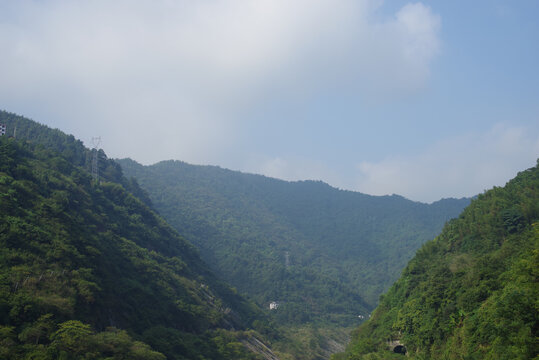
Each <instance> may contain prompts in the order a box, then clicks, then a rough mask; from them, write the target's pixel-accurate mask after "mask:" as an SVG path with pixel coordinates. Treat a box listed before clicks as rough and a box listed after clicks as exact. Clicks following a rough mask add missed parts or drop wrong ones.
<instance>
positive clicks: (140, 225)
mask: <svg viewBox="0 0 539 360" xmlns="http://www.w3.org/2000/svg"><path fill="white" fill-rule="evenodd" d="M0 116H1V120H0V122H2V123H8V129H10V130H12V129H13V127H11V128H9V127H10V126H12V125H13V123H14V122H16V123H17V138H16V139H12V138H8V137H7V136H2V137H0V260H1V261H0V358H2V359H21V358H28V359H30V358H32V359H37V358H39V359H58V358H60V359H82V358H84V359H105V358H114V359H124V358H129V359H165V357H166V358H168V359H195V358H196V359H258V358H261V357H260V356H259V355H257V354H255V353H253V352H251V351H249V350H248V349H247V347H246V346H245V344H248V345H252V344H253V343H254V344H258V341H257V340H254V339H256V338H257V337H258V338H260V335H259V334H257V333H256V332H254V331H252V330H248V328H249V327H251V325H252V324H259V327H260V328H262V329H264V328H267V326H266V327H264V324H265V317H264V314H263V313H262V312H261V311H260V310H259V309H258V308H257V307H256V306H255V305H254V304H252V303H250V302H248V301H246V300H245V299H243V298H242V297H241V296H239V295H238V294H237V293H236V292H235V291H234V290H233V289H231V288H230V287H229V286H228V285H226V284H225V283H223V282H222V281H221V280H219V279H217V278H216V277H215V276H214V275H213V273H212V272H211V271H210V270H209V269H208V268H207V266H206V264H205V263H203V262H202V260H201V259H200V257H199V255H198V251H197V250H196V249H195V248H194V247H193V246H192V245H191V244H189V243H188V242H186V241H185V240H184V239H183V238H182V237H181V236H180V235H179V234H178V233H177V232H176V231H175V230H173V229H172V228H171V227H170V226H169V225H168V224H167V223H166V222H165V221H164V220H163V219H162V218H161V217H160V216H158V215H157V214H156V213H155V212H154V211H153V210H152V209H151V208H150V207H148V205H147V204H146V202H147V200H148V199H144V192H143V191H142V190H140V188H138V190H137V191H138V192H139V193H140V194H142V196H141V198H142V200H141V199H140V198H139V197H137V196H134V195H133V194H132V193H130V192H129V191H127V190H126V187H128V188H129V187H131V188H135V189H137V185H136V182H133V181H129V180H126V179H125V178H124V177H123V175H122V174H121V168H120V167H119V166H118V165H117V164H116V165H115V163H114V162H113V161H112V160H108V159H106V157H105V156H104V153H103V154H102V160H103V163H104V167H103V170H104V171H103V172H102V175H103V177H102V181H101V182H100V183H96V182H95V181H94V180H93V179H92V177H91V175H90V173H89V172H88V171H86V170H85V164H86V155H87V152H88V150H87V149H85V148H84V147H83V146H82V143H81V142H80V141H77V140H75V139H74V138H73V137H71V136H68V135H65V134H63V133H61V132H60V131H58V130H52V129H49V128H47V127H45V126H43V125H39V124H37V123H35V122H32V121H30V120H28V119H25V118H22V117H18V116H16V115H13V114H9V113H5V112H0ZM24 129H26V130H27V132H26V133H25V132H24ZM29 134H32V135H31V136H29ZM26 136H28V137H26ZM107 170H109V171H107ZM124 184H125V186H124ZM251 347H252V346H251Z"/></svg>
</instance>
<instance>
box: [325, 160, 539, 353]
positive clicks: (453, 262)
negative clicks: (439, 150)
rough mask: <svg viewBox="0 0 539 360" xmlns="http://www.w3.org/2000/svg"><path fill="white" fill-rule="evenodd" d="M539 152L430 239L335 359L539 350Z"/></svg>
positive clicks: (532, 351) (538, 351)
mask: <svg viewBox="0 0 539 360" xmlns="http://www.w3.org/2000/svg"><path fill="white" fill-rule="evenodd" d="M538 264H539V161H538V164H537V166H536V167H534V168H531V169H529V170H526V171H523V172H521V173H519V174H518V176H517V177H516V178H515V179H513V180H511V181H510V182H508V183H507V185H506V186H505V187H504V188H498V187H497V188H494V189H492V190H490V191H487V192H485V193H484V194H482V195H480V196H479V197H478V198H477V199H476V200H474V201H473V202H472V204H471V205H470V206H468V207H467V208H466V209H465V210H464V212H463V213H462V214H461V215H460V217H459V218H458V219H455V220H453V221H451V222H449V223H448V224H447V225H446V226H445V227H444V229H443V232H442V233H441V234H440V235H439V236H438V237H437V238H436V239H434V240H433V241H430V242H428V243H426V244H425V245H424V246H423V247H422V248H421V249H420V250H419V251H418V253H417V254H416V256H415V257H414V258H413V259H412V260H411V261H410V262H409V264H408V266H407V267H406V269H405V270H404V272H403V274H402V277H401V278H400V279H399V280H398V281H397V282H396V283H395V284H394V285H393V286H392V287H391V289H390V290H389V291H388V293H387V294H385V295H384V296H383V297H382V300H381V302H380V305H379V306H378V308H377V309H376V311H375V312H374V314H373V317H372V318H371V319H370V321H368V322H367V323H365V324H364V325H363V326H361V327H360V328H359V329H358V330H357V331H356V332H355V334H354V335H353V340H352V342H351V344H350V345H349V347H348V348H347V350H346V353H345V354H339V355H338V356H334V359H335V360H337V359H349V360H351V359H386V358H393V357H395V358H398V357H399V356H401V355H398V354H391V352H390V350H389V349H388V341H389V340H393V341H394V340H398V341H400V343H402V344H403V345H404V346H405V347H406V349H407V352H408V354H409V355H410V358H413V359H532V358H537V356H538V355H539V340H538V339H539V338H538V335H539V283H538V279H539V266H538Z"/></svg>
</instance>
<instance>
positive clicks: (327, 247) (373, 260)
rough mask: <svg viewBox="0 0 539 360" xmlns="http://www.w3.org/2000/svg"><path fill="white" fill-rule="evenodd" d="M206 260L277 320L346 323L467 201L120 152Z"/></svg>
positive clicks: (371, 303) (372, 302)
mask: <svg viewBox="0 0 539 360" xmlns="http://www.w3.org/2000/svg"><path fill="white" fill-rule="evenodd" d="M118 162H119V164H121V166H122V168H123V169H124V172H125V174H126V175H128V176H134V177H135V178H136V179H137V181H138V182H139V183H140V185H141V187H142V188H143V189H145V190H146V191H148V194H149V196H150V198H151V200H152V202H153V204H154V205H155V207H156V209H157V210H158V211H159V212H160V213H161V214H162V215H163V216H164V217H165V219H167V220H168V221H169V223H170V224H172V225H173V226H174V227H175V228H176V229H177V230H178V231H179V232H180V233H182V234H184V235H185V236H186V237H187V239H188V240H189V241H191V242H192V243H193V244H195V245H196V246H197V247H198V248H199V249H200V250H201V255H202V257H203V258H204V259H205V260H206V262H207V263H208V264H211V266H212V268H213V269H214V270H215V271H216V272H218V273H219V274H221V275H222V276H223V277H224V278H225V279H226V280H227V281H229V282H230V283H231V284H233V285H234V286H235V287H237V288H238V290H240V292H242V293H245V294H248V295H249V296H251V297H252V298H253V299H255V300H256V301H257V303H258V304H259V305H261V306H267V305H268V304H269V303H270V302H271V301H279V302H282V306H281V307H280V308H279V311H276V312H275V314H276V316H277V317H278V318H279V319H280V320H281V321H285V322H293V323H304V322H308V321H316V320H322V319H323V320H326V321H333V322H337V323H340V324H346V325H350V324H355V323H357V321H358V316H362V317H367V316H368V314H369V312H370V311H371V310H372V309H373V308H374V307H375V306H376V304H377V300H378V296H379V295H380V294H381V293H382V292H383V291H384V290H386V289H387V288H388V287H389V285H390V284H391V283H393V281H395V280H396V279H397V277H398V276H399V273H400V271H401V269H402V268H403V267H404V265H405V264H406V263H407V261H408V260H409V259H410V258H411V257H412V256H413V254H414V252H415V250H417V249H418V248H419V247H420V246H421V245H422V244H423V243H424V242H425V241H427V240H428V239H431V238H433V237H434V236H435V235H436V234H437V233H438V232H439V231H440V230H441V228H442V226H443V224H444V223H445V222H446V221H447V220H449V219H450V218H452V217H455V216H457V215H458V214H459V213H460V211H461V210H462V209H463V208H464V207H465V206H466V205H467V204H468V203H469V200H468V199H460V200H457V199H444V200H440V201H438V202H435V203H433V204H430V205H428V204H422V203H418V202H413V201H410V200H407V199H405V198H403V197H401V196H397V195H393V196H370V195H365V194H361V193H357V192H351V191H341V190H337V189H335V188H332V187H330V186H329V185H327V184H325V183H322V182H316V181H301V182H286V181H281V180H276V179H272V178H268V177H264V176H260V175H251V174H243V173H240V172H234V171H230V170H226V169H221V168H218V167H215V166H196V165H189V164H186V163H183V162H180V161H164V162H160V163H158V164H155V165H152V166H142V165H140V164H137V163H136V162H134V161H132V160H119V161H118Z"/></svg>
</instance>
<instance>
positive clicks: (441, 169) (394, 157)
mask: <svg viewBox="0 0 539 360" xmlns="http://www.w3.org/2000/svg"><path fill="white" fill-rule="evenodd" d="M538 15H539V2H537V1H496V0H492V1H473V2H469V1H423V2H409V1H400V0H399V1H397V0H394V1H385V2H384V1H378V0H331V1H330V0H295V1H290V0H288V1H284V0H259V1H256V2H245V1H241V0H208V1H196V2H194V1H181V0H178V1H166V0H157V1H142V0H140V1H105V0H96V1H92V2H72V1H67V0H54V1H46V0H42V1H25V0H23V1H17V2H13V1H7V0H6V1H4V0H0V47H1V48H2V49H3V50H2V56H1V57H0V99H2V102H1V104H0V108H3V109H5V110H8V111H12V112H16V113H19V114H22V115H25V116H28V117H31V118H33V119H35V120H37V121H39V122H42V123H45V124H47V125H49V126H52V127H57V128H60V129H62V130H64V131H66V132H68V133H72V134H74V135H75V136H77V137H78V138H80V139H82V140H83V141H85V142H87V143H89V140H90V139H91V138H92V137H93V136H101V137H102V139H103V142H102V147H103V149H104V150H105V151H106V152H107V153H108V155H109V156H111V157H131V158H133V159H135V160H138V161H140V162H142V163H145V164H149V163H154V162H157V161H159V160H165V159H179V160H184V161H187V162H191V163H196V164H214V165H220V166H222V167H227V168H231V169H235V170H241V171H245V172H254V173H262V174H265V175H268V176H274V177H278V178H282V179H287V180H298V179H317V180H318V179H320V180H323V181H326V182H328V183H330V184H331V185H333V186H336V187H340V188H345V189H351V190H357V191H361V192H365V193H369V194H378V195H381V194H392V193H397V194H401V195H404V196H406V197H408V198H410V199H413V200H418V201H426V202H431V201H435V200H437V199H439V198H442V197H461V196H471V195H474V194H477V193H480V192H482V191H483V190H485V189H488V188H490V187H492V186H494V185H497V186H500V185H503V184H504V183H505V182H506V181H507V180H509V179H510V178H512V177H513V176H514V175H515V174H516V172H517V171H519V170H522V169H525V168H527V167H530V166H533V165H534V164H535V160H536V159H537V158H538V157H539V70H538V65H537V64H539V40H538V39H539V25H538V22H537V21H536V19H537V16H538Z"/></svg>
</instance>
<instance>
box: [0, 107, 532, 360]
mask: <svg viewBox="0 0 539 360" xmlns="http://www.w3.org/2000/svg"><path fill="white" fill-rule="evenodd" d="M0 123H2V124H6V125H7V130H8V131H7V132H8V135H9V134H14V133H15V131H14V130H15V127H16V128H17V137H16V138H12V137H10V136H2V137H1V138H0V220H1V221H0V245H1V246H0V259H1V260H2V261H1V262H0V356H2V358H6V359H20V358H40V359H51V360H52V359H83V358H84V359H110V358H114V359H116V358H118V359H121V358H129V359H156V360H162V359H165V358H168V359H195V358H196V359H216V360H217V359H230V360H232V359H253V360H254V359H267V360H275V359H281V360H292V359H297V360H322V359H329V358H330V357H331V359H333V360H340V359H348V360H358V359H386V358H395V357H397V358H398V357H400V356H402V354H404V353H407V354H408V355H409V356H410V357H411V358H415V359H440V358H444V359H457V358H470V359H481V358H508V359H509V358H511V359H529V358H533V357H534V356H536V355H537V354H539V342H538V341H537V335H538V333H539V317H538V314H539V312H538V311H537V309H539V307H538V306H539V305H538V303H537V301H538V300H537V299H539V284H537V281H536V278H537V276H538V274H537V263H538V259H537V255H538V254H539V232H538V231H537V228H538V227H539V222H538V218H539V176H538V174H539V172H538V169H539V163H538V166H536V167H534V168H531V169H529V170H526V171H523V172H521V173H520V174H519V175H518V176H517V177H516V178H515V179H514V180H512V181H510V182H509V183H508V184H507V185H506V186H505V187H504V188H494V189H493V190H490V191H487V192H485V193H484V194H481V195H479V196H478V197H477V199H475V200H473V201H472V203H471V205H469V206H467V205H468V204H469V203H470V200H469V199H443V200H440V201H437V202H435V203H432V204H423V203H418V202H413V201H410V200H407V199H405V198H403V197H401V196H398V195H393V196H370V195H365V194H361V193H356V192H350V191H342V190H338V189H335V188H332V187H330V186H329V185H327V184H325V183H322V182H319V181H300V182H286V181H282V180H276V179H272V178H268V177H264V176H260V175H252V174H243V173H240V172H235V171H230V170H226V169H221V168H219V167H214V166H196V165H189V164H186V163H184V162H180V161H164V162H160V163H157V164H155V165H152V166H143V165H140V164H138V163H136V162H134V161H133V160H129V159H124V160H119V161H114V160H111V159H108V158H107V156H106V155H105V153H104V152H103V151H101V150H99V151H97V152H96V151H95V150H94V151H92V150H89V149H87V148H85V147H84V146H83V145H82V143H81V142H80V141H79V140H77V139H75V138H74V137H73V136H71V135H66V134H64V133H62V132H61V131H60V130H52V129H50V128H48V127H46V126H43V125H40V124H38V123H36V122H33V121H31V120H28V119H26V118H24V117H21V116H18V115H15V114H11V113H8V112H5V111H0ZM96 155H97V159H98V160H97V164H98V166H99V171H97V173H99V180H98V179H97V178H96V177H92V174H95V173H96V172H95V171H90V170H91V169H92V164H93V163H94V161H93V159H94V158H95V156H96ZM124 173H125V174H126V175H127V176H133V177H131V178H128V177H127V176H125V175H124ZM139 181H140V185H139ZM463 208H464V211H462V209H463ZM154 209H155V210H154ZM157 211H158V212H159V213H160V214H161V215H159V214H158V213H157ZM458 214H460V215H458ZM161 216H162V217H161ZM456 216H458V218H456V219H453V220H450V219H451V218H452V217H456ZM166 221H168V222H169V223H170V224H171V225H169V224H168V223H167V222H166ZM444 224H445V225H444ZM172 227H174V228H175V229H173V228H172ZM442 228H443V231H442V233H441V234H440V235H439V236H437V237H436V238H435V239H434V240H431V241H428V240H429V239H432V238H434V237H435V236H436V235H437V234H438V233H439V231H440V229H442ZM417 249H420V250H419V251H417ZM416 251H417V253H416ZM415 253H416V255H415V256H414V254H415ZM410 258H411V259H412V260H411V261H410V262H408V260H409V259H410ZM406 263H408V265H406ZM403 268H404V272H403V273H402V276H401V277H400V278H399V274H400V272H401V270H402V269H403ZM215 274H218V275H217V276H216V275H215ZM223 280H226V281H227V282H229V283H230V284H231V285H233V286H234V287H235V288H233V287H231V286H230V285H227V284H226V283H225V282H224V281H223ZM395 280H397V281H396V282H395V283H394V285H393V286H391V287H390V285H391V284H392V283H393V282H394V281H395ZM388 287H390V288H389V291H388V292H387V293H386V294H385V295H382V296H381V297H380V299H381V300H380V305H379V306H378V307H377V309H376V310H375V311H374V313H372V317H371V318H370V319H369V317H370V316H369V314H370V313H371V311H372V310H373V309H374V308H375V307H376V306H377V305H378V296H379V295H380V294H382V293H383V292H384V291H385V290H386V289H387V288H388ZM243 295H245V296H246V297H244V296H243ZM270 302H276V303H277V304H278V306H277V307H276V309H273V310H271V311H270V310H269V309H268V305H269V303H270ZM362 322H364V324H363V325H361V326H360V327H359V329H358V330H356V331H355V332H354V334H353V338H352V342H351V343H350V345H349V346H348V347H347V349H346V351H345V352H343V353H338V354H335V353H336V352H339V351H343V350H344V345H345V343H346V342H347V337H346V331H347V329H350V328H351V327H355V326H357V325H358V324H360V323H362Z"/></svg>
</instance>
